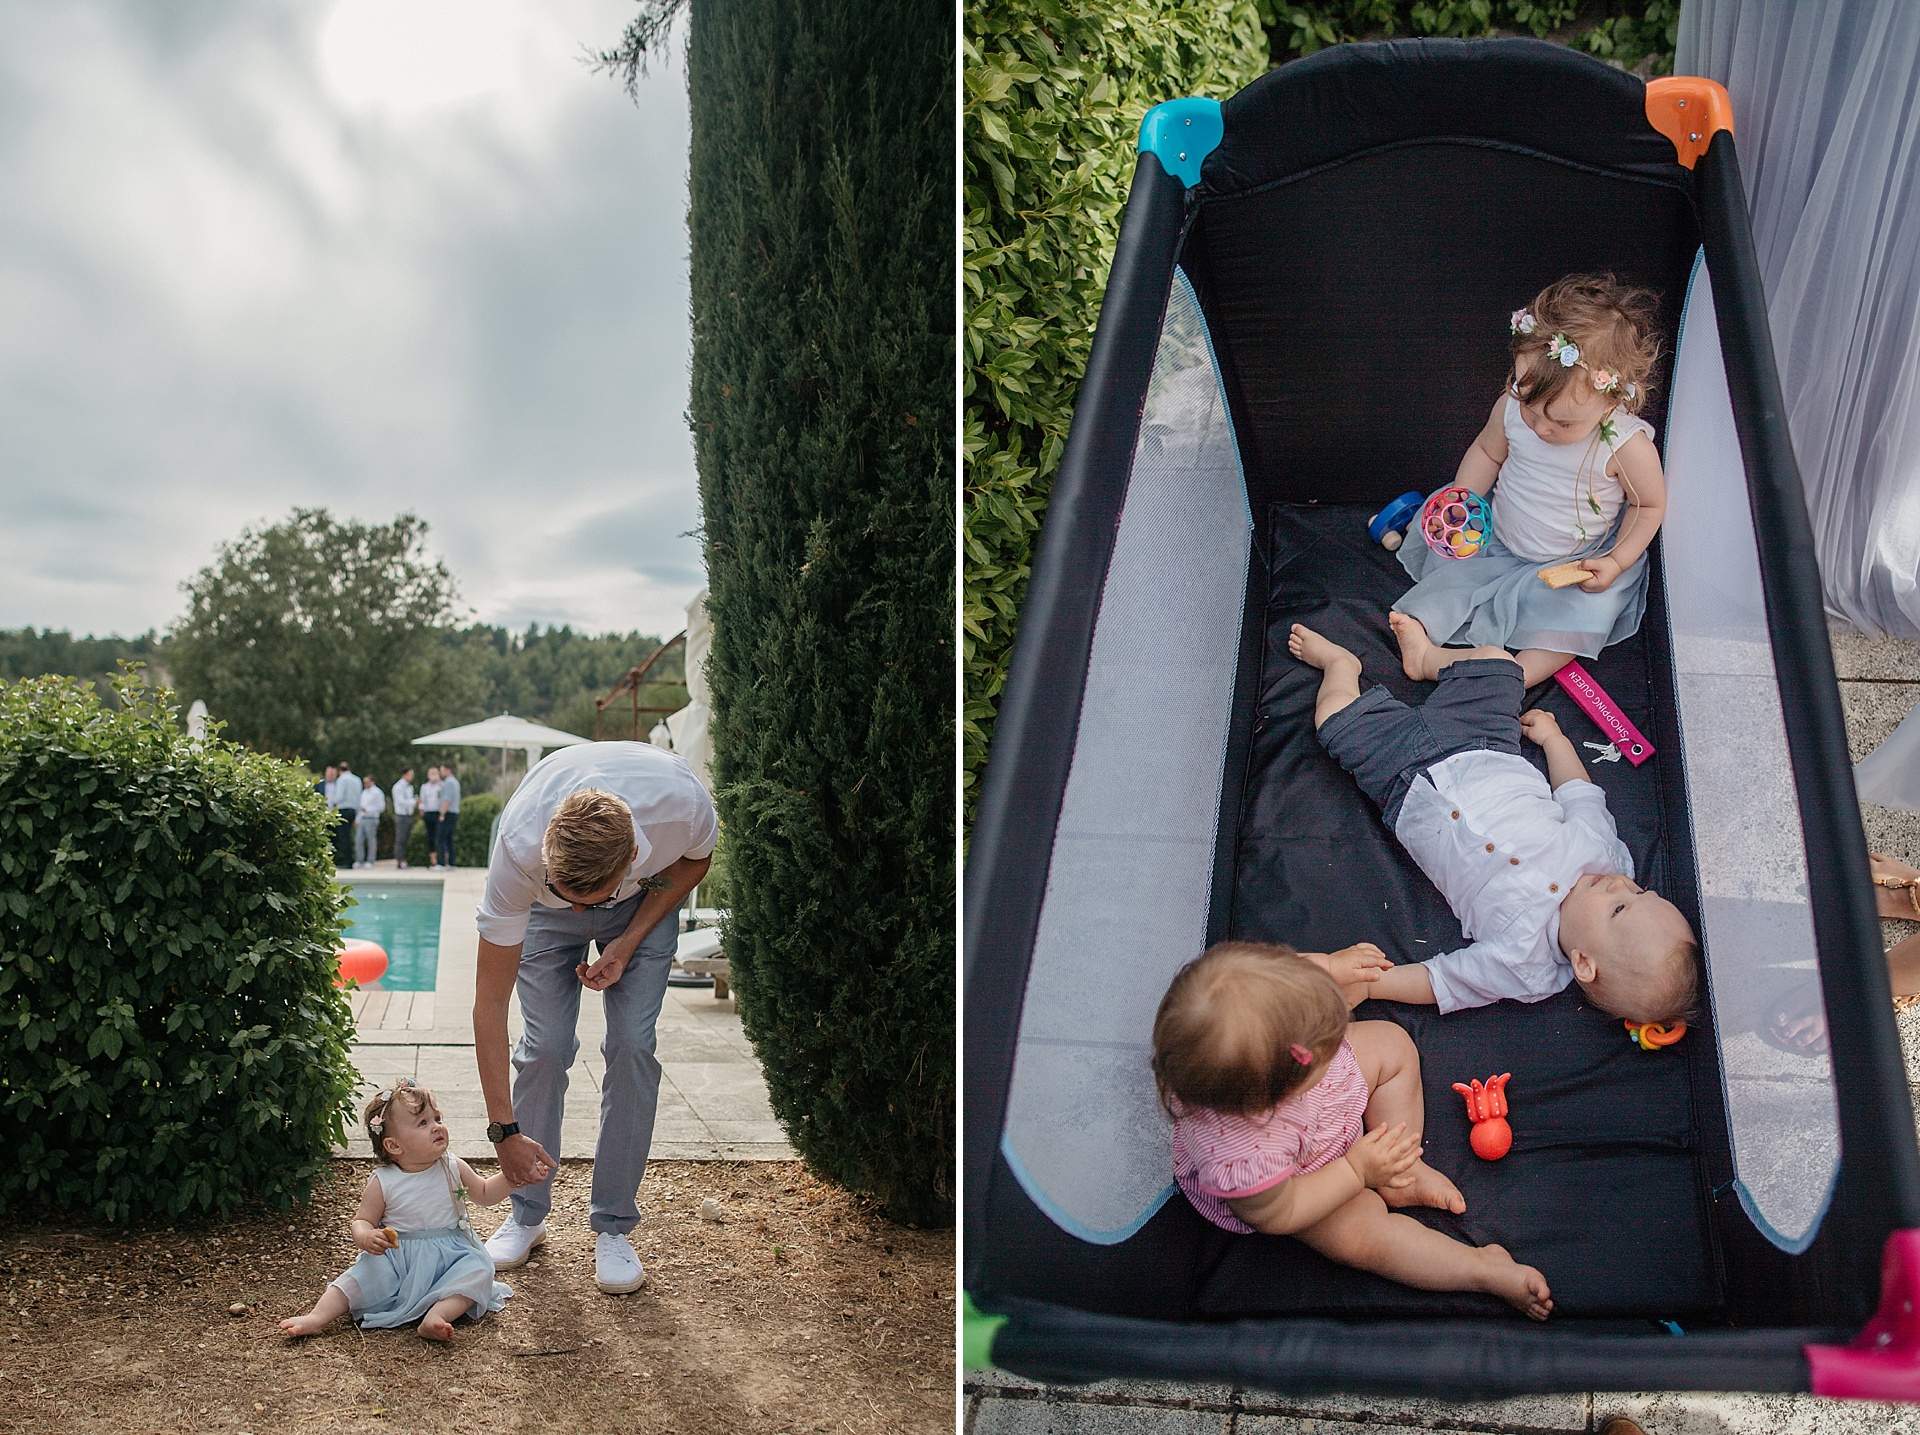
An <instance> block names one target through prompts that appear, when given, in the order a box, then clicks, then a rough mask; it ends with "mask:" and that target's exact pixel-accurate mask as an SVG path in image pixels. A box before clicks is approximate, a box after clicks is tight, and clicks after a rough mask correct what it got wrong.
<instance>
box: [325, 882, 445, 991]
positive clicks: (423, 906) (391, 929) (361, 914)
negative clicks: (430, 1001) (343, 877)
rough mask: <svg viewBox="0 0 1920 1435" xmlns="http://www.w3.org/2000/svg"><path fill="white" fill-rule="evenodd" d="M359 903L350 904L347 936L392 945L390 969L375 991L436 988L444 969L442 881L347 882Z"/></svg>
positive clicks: (389, 947) (373, 986)
mask: <svg viewBox="0 0 1920 1435" xmlns="http://www.w3.org/2000/svg"><path fill="white" fill-rule="evenodd" d="M342 885H343V886H345V887H347V888H348V889H349V890H350V891H351V892H352V893H353V896H354V899H355V900H356V901H357V902H358V903H359V905H358V906H355V907H349V908H347V921H348V924H349V925H348V927H347V930H346V935H347V936H349V937H358V938H360V939H361V940H362V941H368V942H378V943H379V944H380V945H381V946H382V947H384V948H385V949H386V953H387V974H386V975H385V976H383V977H382V978H380V980H379V981H377V982H374V983H372V984H371V986H372V988H373V989H374V990H378V991H389V992H430V991H432V990H433V986H434V982H435V980H436V979H437V978H438V976H439V973H440V889H441V886H442V885H443V884H441V883H439V882H347V883H343V884H342Z"/></svg>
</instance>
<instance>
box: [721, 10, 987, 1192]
mask: <svg viewBox="0 0 1920 1435" xmlns="http://www.w3.org/2000/svg"><path fill="white" fill-rule="evenodd" d="M951 16H952V10H951V8H949V7H945V6H942V5H938V4H933V3H928V0H922V3H917V4H907V5H874V4H871V3H868V0H819V2H818V3H813V4H807V5H793V4H790V3H787V0H732V3H717V4H705V3H698V0H696V3H695V4H694V5H693V6H692V7H691V22H692V23H691V34H690V37H689V39H688V43H687V90H688V93H689V95H690V96H691V102H692V119H693V146H692V154H691V162H690V174H691V184H690V196H691V197H690V205H689V210H688V229H689V231H690V234H691V237H692V300H693V336H694V338H693V345H694V346H693V374H692V379H693V382H692V400H691V407H690V416H691V418H692V420H693V428H694V445H695V455H696V458H697V461H698V463H699V469H700V493H701V511H702V522H703V529H704V536H705V541H706V558H707V571H708V575H709V579H710V582H711V585H712V589H711V593H710V594H709V597H708V605H709V607H710V609H711V611H712V613H713V623H714V644H713V652H712V656H711V658H710V659H709V661H708V666H707V673H708V676H709V678H710V679H711V681H712V684H713V691H714V709H715V714H716V716H715V718H714V725H713V746H714V768H715V787H716V798H717V801H718V805H719V808H720V813H721V817H722V819H723V821H724V822H725V824H726V833H727V859H728V866H729V869H730V870H729V872H728V876H727V886H728V889H729V892H728V895H729V897H730V905H731V911H732V916H731V918H730V921H729V925H728V929H727V934H726V941H727V956H728V958H729V960H730V961H731V962H732V965H733V978H734V984H735V986H736V987H737V988H738V990H739V992H740V1009H741V1014H742V1018H743V1020H744V1021H745V1023H746V1029H747V1034H748V1036H749V1037H750V1038H751V1039H752V1041H753V1045H754V1050H755V1051H756V1052H757V1053H758V1055H759V1057H760V1060H761V1063H762V1065H763V1066H764V1068H765V1070H766V1075H767V1090H768V1095H769V1097H770V1099H771V1101H772V1103H773V1109H774V1111H775V1112H776V1113H777V1114H778V1116H779V1118H780V1121H781V1123H782V1125H783V1126H784V1127H785V1129H786V1130H787V1132H788V1134H789V1136H790V1138H791V1139H792V1141H793V1144H794V1146H795V1147H796V1148H797V1149H798V1150H799V1152H800V1154H801V1155H802V1156H803V1157H804V1158H805V1159H806V1161H807V1163H808V1164H809V1165H810V1166H811V1167H812V1168H813V1169H814V1170H815V1171H817V1172H819V1173H820V1174H822V1175H824V1176H826V1177H828V1178H829V1179H831V1180H833V1181H835V1182H837V1183H838V1184H840V1185H842V1186H845V1187H847V1188H849V1189H852V1190H855V1191H862V1192H868V1193H871V1194H872V1195H873V1196H874V1197H876V1198H877V1199H878V1200H879V1201H880V1202H881V1203H882V1204H883V1205H884V1206H885V1208H886V1210H887V1212H888V1213H889V1214H890V1215H891V1216H892V1217H893V1218H894V1219H896V1220H901V1221H908V1222H913V1223H918V1224H928V1223H933V1222H944V1221H950V1220H951V1219H952V1214H953V1144H954V1120H953V1118H954V1031H953V1006H954V959H953V958H954V953H953V917H954V902H955V891H954V864H953V741H952V733H953V718H954V712H953V640H952V631H953V628H952V613H953V606H952V605H953V468H952V453H951V447H952V435H953V424H952V414H953V339H954V335H953V317H954V310H953V224H952V219H951V215H952V212H953V209H952V196H953V127H952V123H951V120H952V114H953V107H952V74H953V63H952V61H953V53H952V34H953V31H952V23H951Z"/></svg>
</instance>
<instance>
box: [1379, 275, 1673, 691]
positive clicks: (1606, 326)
mask: <svg viewBox="0 0 1920 1435" xmlns="http://www.w3.org/2000/svg"><path fill="white" fill-rule="evenodd" d="M1654 314H1655V301H1654V298H1653V296H1652V295H1651V294H1649V293H1647V291H1645V290H1644V289H1633V288H1629V287H1627V286H1626V285H1623V284H1620V283H1618V282H1617V281H1615V280H1614V279H1613V278H1612V276H1610V275H1599V276H1593V275H1578V274H1577V275H1574V276H1572V277H1571V278H1567V279H1562V280H1560V281H1559V282H1558V283H1555V284H1549V285H1548V286H1547V287H1546V288H1545V289H1543V290H1541V291H1540V293H1539V294H1538V295H1537V296H1536V297H1535V298H1534V301H1533V303H1532V304H1531V305H1530V306H1529V307H1528V308H1525V309H1520V310H1517V311H1515V313H1514V314H1513V317H1512V319H1511V320H1510V321H1509V327H1510V330H1511V334H1512V339H1511V348H1512V353H1513V369H1512V371H1511V373H1510V374H1509V376H1508V379H1507V387H1506V390H1505V391H1504V392H1503V393H1502V394H1501V395H1500V397H1499V398H1498V399H1497V400H1496V401H1495V402H1494V405H1493V412H1492V413H1491V414H1490V415H1489V416H1488V418H1487V423H1486V427H1485V428H1483V429H1482V430H1481V431H1480V434H1479V437H1477V438H1476V439H1474V441H1473V445H1472V447H1470V448H1469V449H1468V450H1467V454H1466V457H1465V458H1463V459H1461V460H1460V468H1459V471H1458V473H1456V474H1455V476H1454V482H1455V483H1456V484H1459V485H1463V486H1464V487H1467V488H1471V489H1472V490H1473V491H1474V492H1475V493H1478V494H1481V495H1483V496H1484V495H1486V494H1489V493H1491V494H1492V509H1493V535H1492V538H1491V539H1490V540H1489V541H1488V542H1487V544H1486V545H1485V546H1484V547H1483V548H1481V550H1480V551H1479V552H1478V553H1476V554H1475V555H1474V556H1473V557H1471V558H1464V559H1456V558H1443V557H1440V556H1439V555H1438V554H1435V553H1434V552H1433V551H1432V550H1431V549H1429V548H1428V547H1427V545H1426V544H1425V543H1424V542H1421V541H1419V540H1418V535H1417V533H1410V534H1409V535H1408V538H1409V541H1408V542H1406V543H1405V544H1403V545H1402V546H1401V548H1400V561H1401V563H1402V564H1403V565H1404V566H1405V568H1406V570H1407V572H1408V573H1410V574H1412V575H1413V577H1414V579H1415V580H1416V581H1415V583H1414V586H1413V587H1412V588H1410V589H1408V590H1407V592H1406V593H1405V594H1403V595H1402V596H1401V598H1400V600H1399V601H1398V602H1397V603H1395V604H1394V605H1393V612H1392V613H1390V614H1389V615H1388V619H1387V621H1388V623H1389V624H1390V625H1391V626H1392V628H1393V632H1394V636H1395V637H1396V638H1397V639H1398V640H1399V643H1400V657H1401V663H1402V666H1403V667H1405V669H1406V673H1407V676H1408V677H1410V678H1415V679H1419V680H1423V681H1427V682H1431V681H1433V680H1434V679H1435V678H1436V677H1437V676H1438V675H1439V671H1440V669H1441V668H1442V667H1443V666H1445V665H1446V664H1447V663H1449V662H1451V661H1452V660H1453V659H1454V658H1455V657H1457V656H1458V654H1454V653H1445V652H1442V651H1441V650H1442V649H1443V648H1448V647H1469V648H1474V647H1501V648H1506V649H1507V650H1509V651H1510V652H1512V653H1513V654H1514V656H1515V657H1517V658H1518V659H1519V661H1520V667H1521V670H1522V672H1523V673H1524V674H1525V676H1526V682H1527V686H1529V687H1531V686H1533V684H1535V683H1538V682H1541V681H1544V680H1545V679H1546V678H1548V677H1551V676H1552V675H1553V674H1554V673H1555V672H1556V671H1558V670H1559V669H1560V668H1561V667H1564V666H1565V665H1566V663H1567V661H1568V660H1569V659H1570V658H1576V657H1578V658H1593V657H1598V656H1599V654H1600V650H1601V649H1602V648H1605V647H1607V646H1608V645H1609V644H1612V643H1617V642H1619V641H1621V640H1622V639H1623V638H1628V637H1631V636H1632V635H1633V633H1634V631H1635V630H1636V629H1638V628H1639V626H1640V617H1641V614H1642V612H1643V611H1644V610H1645V608H1646V601H1647V557H1646V553H1647V545H1648V544H1650V543H1652V542H1653V536H1654V534H1656V533H1658V532H1659V531H1660V522H1661V520H1662V519H1663V518H1664V517H1665V516H1666V511H1667V488H1666V478H1665V475H1664V474H1663V473H1662V471H1661V468H1660V454H1659V451H1658V450H1657V449H1655V448H1654V445H1653V425H1651V424H1649V423H1647V422H1646V421H1645V420H1644V419H1642V418H1640V417H1639V413H1640V409H1641V408H1642V407H1643V406H1644V405H1645V403H1646V401H1647V388H1648V385H1649V383H1650V381H1651V379H1652V375H1653V370H1654V368H1655V366H1656V365H1657V364H1658V362H1659V359H1660V344H1659V338H1658V334H1657V332H1656V330H1655V327H1654ZM1569 564H1572V565H1577V568H1578V575H1576V576H1575V577H1574V581H1572V582H1570V583H1567V584H1566V585H1564V586H1560V587H1553V586H1550V585H1549V584H1548V582H1547V581H1546V580H1545V579H1543V578H1542V577H1541V570H1542V569H1543V568H1555V567H1561V566H1563V565H1569ZM1579 575H1584V576H1579Z"/></svg>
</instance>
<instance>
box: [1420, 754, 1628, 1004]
mask: <svg viewBox="0 0 1920 1435" xmlns="http://www.w3.org/2000/svg"><path fill="white" fill-rule="evenodd" d="M1394 835H1395V836H1397V837H1398V838H1399V839H1400V845H1401V846H1403V847H1405V848H1406V849H1407V852H1408V853H1409V854H1410V855H1411V856H1412V858H1413V860H1414V861H1415V862H1417V863H1419V864H1420V870H1421V871H1422V872H1425V873H1426V874H1427V876H1428V878H1430V879H1431V880H1432V882H1433V885H1434V886H1436V887H1438V888H1439V889H1440V893H1441V895H1442V896H1444V897H1445V898H1446V899H1447V905H1448V906H1450V907H1452V908H1453V914H1454V915H1455V916H1456V917H1458V918H1459V919H1460V929H1461V930H1462V931H1463V932H1465V933H1466V935H1467V939H1468V940H1469V941H1470V942H1472V944H1473V945H1471V946H1468V947H1462V948H1460V949H1459V950H1458V951H1453V952H1447V953H1444V954H1443V955H1441V956H1437V957H1433V958H1430V959H1429V960H1428V961H1427V963H1426V968H1427V976H1428V979H1429V980H1430V981H1432V983H1433V998H1434V1001H1435V1003H1436V1004H1437V1005H1438V1006H1439V1008H1440V1010H1441V1011H1443V1012H1447V1011H1458V1010H1460V1009H1461V1008H1462V1007H1471V1006H1486V1005H1487V1004H1489V1003H1491V1002H1497V1001H1500V1000H1502V999H1504V998H1509V997H1510V998H1512V999H1513V1000H1515V1001H1523V1002H1537V1001H1543V1000H1545V999H1546V998H1547V997H1550V996H1552V995H1553V994H1554V993H1555V992H1557V991H1560V990H1561V989H1562V988H1564V987H1565V986H1566V985H1567V983H1568V982H1570V981H1572V980H1573V968H1572V966H1571V965H1570V964H1569V963H1568V961H1567V959H1566V956H1565V955H1564V954H1563V953H1562V952H1561V950H1560V903H1561V901H1562V900H1563V899H1564V898H1565V897H1566V895H1567V893H1568V892H1569V891H1571V890H1572V889H1573V884H1574V883H1575V882H1577V881H1579V880H1580V878H1582V877H1584V876H1586V875H1587V874H1588V873H1595V874H1598V875H1606V874H1609V873H1614V872H1619V873H1623V874H1624V875H1626V876H1628V877H1631V876H1632V875H1633V854H1632V853H1630V852H1628V851H1627V848H1626V845H1625V844H1624V843H1622V842H1621V841H1620V838H1619V836H1618V835H1617V833H1616V832H1615V830H1614V825H1613V815H1612V814H1611V813H1609V812H1608V811H1607V795H1606V793H1604V792H1602V791H1601V790H1600V789H1599V788H1598V787H1595V786H1594V785H1593V784H1592V783H1591V782H1584V781H1578V780H1576V781H1573V782H1564V783H1562V784H1561V785H1560V787H1559V788H1558V790H1555V789H1553V788H1551V787H1549V786H1548V784H1547V779H1546V778H1545V777H1543V776H1542V775H1541V774H1540V772H1539V770H1538V769H1537V768H1535V767H1534V765H1533V764H1532V763H1530V762H1528V761H1527V760H1526V759H1525V758H1524V757H1516V756H1513V755H1512V754H1509V753H1504V752H1463V753H1457V754H1455V755H1454V756H1453V757H1450V758H1448V759H1447V760H1446V761H1444V762H1442V763H1439V764H1437V765H1436V766H1435V767H1433V768H1432V769H1430V770H1429V771H1428V772H1427V773H1426V774H1425V775H1423V776H1421V777H1419V778H1417V779H1415V781H1414V784H1413V786H1412V787H1411V788H1410V789H1408V791H1407V796H1406V801H1405V802H1404V803H1402V804H1401V807H1400V820H1399V822H1398V824H1397V825H1396V826H1395V828H1394Z"/></svg>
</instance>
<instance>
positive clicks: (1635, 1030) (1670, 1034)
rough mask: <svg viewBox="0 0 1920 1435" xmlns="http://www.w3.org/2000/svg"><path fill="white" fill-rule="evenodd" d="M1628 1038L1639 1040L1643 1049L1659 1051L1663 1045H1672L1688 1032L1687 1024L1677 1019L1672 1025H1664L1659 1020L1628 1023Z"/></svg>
mask: <svg viewBox="0 0 1920 1435" xmlns="http://www.w3.org/2000/svg"><path fill="white" fill-rule="evenodd" d="M1626 1028H1627V1040H1629V1041H1637V1042H1639V1043H1640V1048H1641V1050H1643V1051H1658V1050H1659V1049H1660V1048H1661V1047H1663V1046H1672V1045H1673V1044H1674V1043H1675V1042H1676V1041H1678V1040H1680V1038H1681V1037H1683V1036H1685V1035H1686V1034H1687V1024H1686V1023H1685V1022H1683V1021H1677V1022H1675V1023H1673V1025H1672V1026H1662V1025H1661V1024H1660V1023H1659V1022H1657V1021H1649V1022H1637V1021H1630V1022H1627V1023H1626Z"/></svg>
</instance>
